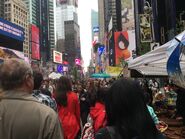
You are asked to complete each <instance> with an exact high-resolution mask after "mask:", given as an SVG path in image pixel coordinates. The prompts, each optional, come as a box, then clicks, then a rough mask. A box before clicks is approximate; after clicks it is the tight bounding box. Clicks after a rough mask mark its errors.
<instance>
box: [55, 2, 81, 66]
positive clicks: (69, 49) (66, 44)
mask: <svg viewBox="0 0 185 139" xmlns="http://www.w3.org/2000/svg"><path fill="white" fill-rule="evenodd" d="M77 6H78V2H77V1H76V0H68V1H67V0H58V1H57V7H56V28H57V30H56V36H57V37H56V38H57V50H58V51H60V52H63V53H65V54H67V61H68V63H69V68H70V67H74V65H75V59H81V49H80V31H79V25H78V14H77Z"/></svg>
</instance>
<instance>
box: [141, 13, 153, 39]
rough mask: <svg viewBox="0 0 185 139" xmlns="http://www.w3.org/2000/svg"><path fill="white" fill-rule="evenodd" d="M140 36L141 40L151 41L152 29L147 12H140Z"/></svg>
mask: <svg viewBox="0 0 185 139" xmlns="http://www.w3.org/2000/svg"><path fill="white" fill-rule="evenodd" d="M139 18H140V37H141V42H151V41H152V30H151V24H150V15H149V14H140V17H139Z"/></svg>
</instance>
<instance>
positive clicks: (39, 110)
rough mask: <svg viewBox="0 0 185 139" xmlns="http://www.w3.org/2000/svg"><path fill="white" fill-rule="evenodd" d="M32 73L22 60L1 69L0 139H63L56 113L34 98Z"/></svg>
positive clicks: (6, 61)
mask: <svg viewBox="0 0 185 139" xmlns="http://www.w3.org/2000/svg"><path fill="white" fill-rule="evenodd" d="M33 84H34V81H33V72H32V69H31V67H30V65H29V64H28V63H26V62H25V61H23V60H21V59H16V58H12V59H7V60H5V61H4V63H3V64H1V65H0V87H1V89H0V90H2V92H0V94H1V95H0V139H63V138H64V137H63V133H62V129H61V125H60V122H59V120H58V116H57V114H56V112H54V111H53V110H52V109H51V108H49V107H47V106H45V105H44V104H41V103H40V102H39V101H37V100H36V99H35V98H34V97H33V96H32V95H31V93H32V91H33Z"/></svg>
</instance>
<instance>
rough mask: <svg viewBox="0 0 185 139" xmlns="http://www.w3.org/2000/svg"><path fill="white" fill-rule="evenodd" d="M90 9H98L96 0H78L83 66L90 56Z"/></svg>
mask: <svg viewBox="0 0 185 139" xmlns="http://www.w3.org/2000/svg"><path fill="white" fill-rule="evenodd" d="M91 9H94V10H96V11H98V4H97V0H78V19H79V21H78V22H79V25H80V40H81V53H82V57H83V60H84V66H85V68H86V67H87V66H89V62H90V58H91V47H92V40H91V38H92V37H91Z"/></svg>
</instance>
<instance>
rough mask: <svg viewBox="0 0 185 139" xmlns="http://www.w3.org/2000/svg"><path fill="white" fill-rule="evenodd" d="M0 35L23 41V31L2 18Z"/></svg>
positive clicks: (0, 20) (0, 19)
mask: <svg viewBox="0 0 185 139" xmlns="http://www.w3.org/2000/svg"><path fill="white" fill-rule="evenodd" d="M0 34H1V35H4V36H7V37H11V38H13V39H16V40H19V41H24V29H23V28H22V27H20V26H18V25H16V24H13V23H11V22H9V21H6V20H4V19H2V18H0Z"/></svg>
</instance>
